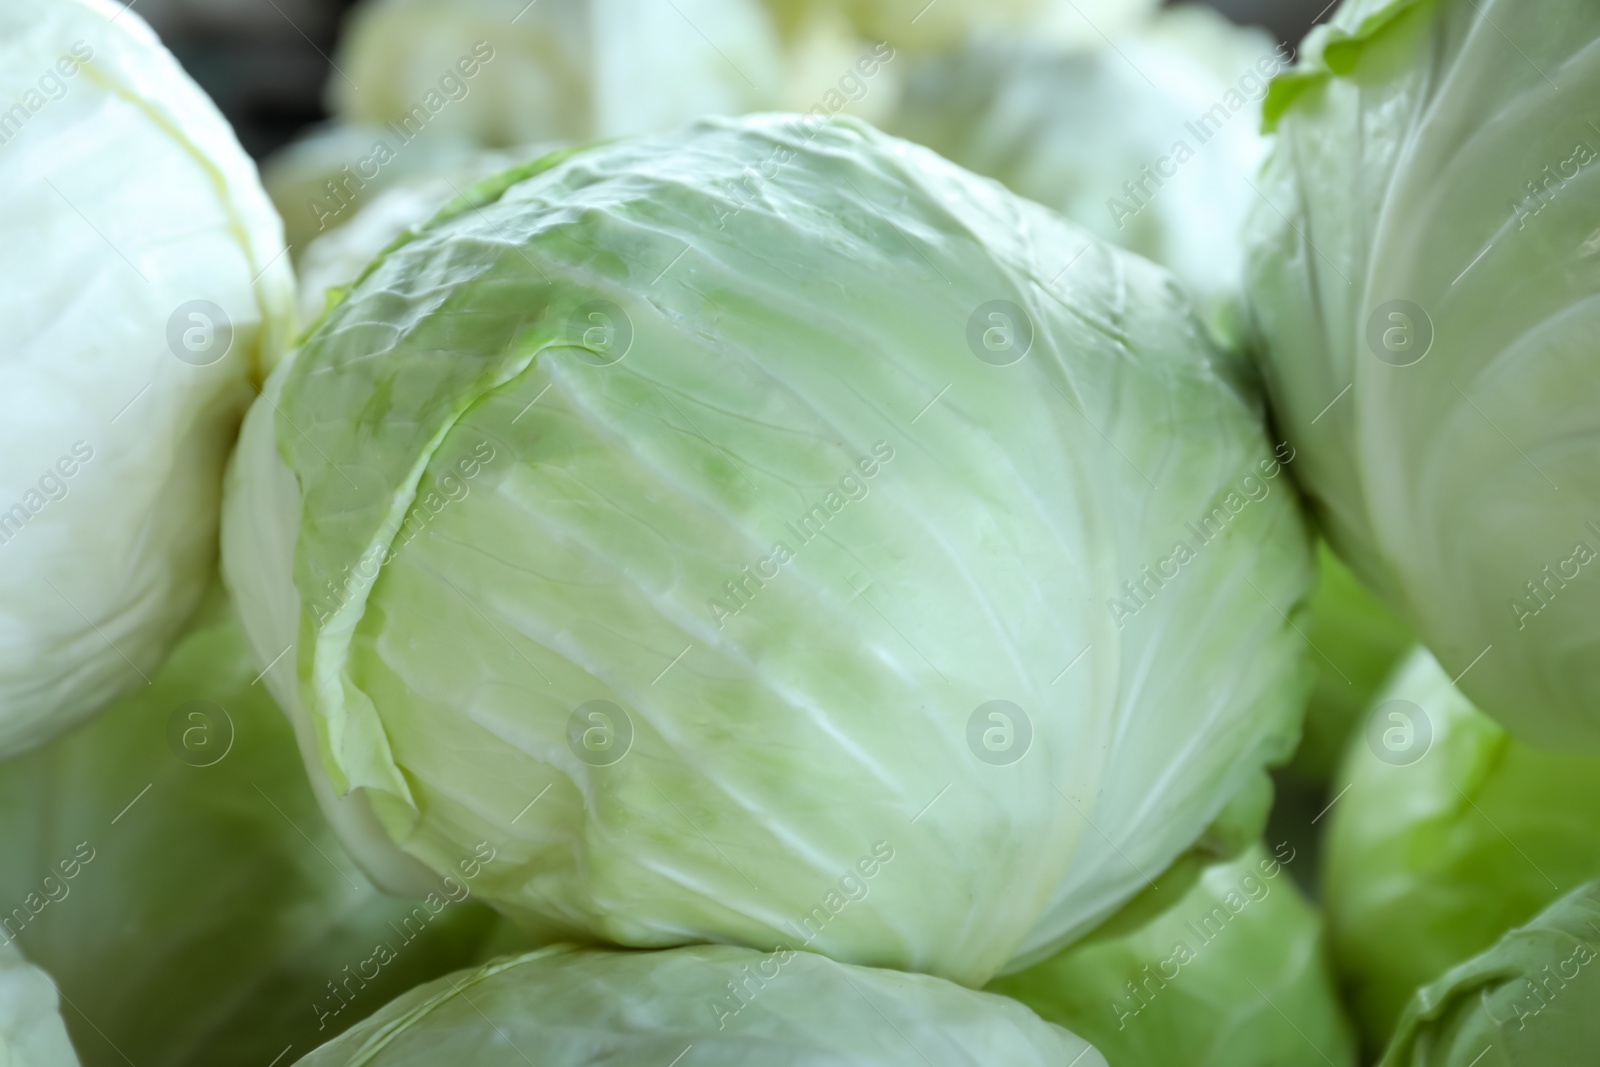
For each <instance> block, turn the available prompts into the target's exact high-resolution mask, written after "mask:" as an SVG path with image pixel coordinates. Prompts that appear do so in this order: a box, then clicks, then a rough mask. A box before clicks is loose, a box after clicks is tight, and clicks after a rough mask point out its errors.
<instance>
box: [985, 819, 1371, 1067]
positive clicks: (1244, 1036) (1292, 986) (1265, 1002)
mask: <svg viewBox="0 0 1600 1067" xmlns="http://www.w3.org/2000/svg"><path fill="white" fill-rule="evenodd" d="M1294 859H1295V853H1294V850H1293V849H1290V848H1288V847H1287V846H1281V845H1280V846H1279V847H1278V848H1277V849H1275V850H1274V851H1273V853H1270V854H1269V853H1268V852H1267V850H1266V849H1265V848H1264V847H1262V846H1261V845H1259V844H1257V845H1255V846H1253V847H1252V848H1250V849H1249V850H1248V851H1247V852H1246V853H1245V854H1244V855H1242V856H1240V857H1239V858H1238V859H1236V860H1232V861H1230V862H1227V863H1219V864H1215V865H1213V866H1211V867H1210V868H1208V869H1207V870H1206V871H1205V873H1204V874H1203V875H1202V876H1201V878H1200V880H1199V882H1197V883H1196V884H1195V886H1194V887H1193V888H1192V889H1191V890H1190V891H1189V892H1188V893H1187V894H1186V895H1185V896H1184V897H1183V898H1182V899H1181V900H1179V901H1178V902H1177V903H1176V904H1175V905H1173V906H1172V907H1171V908H1170V909H1168V910H1167V911H1165V912H1163V913H1162V914H1160V915H1159V916H1157V917H1156V918H1154V919H1153V920H1151V921H1149V922H1147V923H1145V924H1143V925H1142V926H1139V927H1138V928H1137V929H1133V930H1130V931H1123V932H1116V933H1111V934H1109V935H1108V936H1096V937H1092V938H1089V939H1087V940H1085V941H1083V942H1080V943H1079V944H1077V945H1074V946H1072V947H1071V948H1068V949H1066V950H1065V951H1063V952H1061V953H1058V954H1057V955H1055V956H1053V957H1051V958H1050V959H1049V960H1046V961H1045V962H1043V963H1040V964H1037V965H1035V966H1033V967H1030V968H1028V969H1027V970H1025V971H1020V972H1018V973H1016V974H1012V975H1008V976H1006V977H1004V978H1000V979H997V980H996V981H994V982H992V983H990V984H989V987H988V988H989V989H990V991H992V992H995V993H1003V994H1005V995H1006V996H1010V997H1015V998H1016V999H1017V1000H1020V1001H1021V1002H1022V1003H1024V1004H1026V1005H1027V1006H1028V1007H1030V1008H1032V1009H1033V1010H1034V1011H1036V1012H1038V1013H1039V1015H1040V1016H1041V1017H1042V1018H1045V1019H1048V1020H1049V1021H1051V1022H1054V1023H1059V1024H1060V1025H1062V1026H1064V1027H1066V1028H1067V1029H1069V1030H1071V1031H1072V1032H1074V1033H1077V1034H1081V1035H1082V1036H1083V1037H1084V1038H1086V1039H1087V1040H1089V1041H1091V1042H1092V1043H1093V1044H1094V1046H1095V1048H1097V1049H1099V1051H1100V1053H1101V1055H1103V1056H1105V1058H1106V1062H1107V1063H1108V1064H1110V1065H1111V1067H1168V1065H1169V1064H1175V1063H1182V1064H1185V1065H1187V1067H1224V1065H1226V1067H1277V1065H1279V1064H1284V1063H1314V1062H1317V1061H1318V1060H1325V1061H1327V1062H1328V1063H1331V1064H1335V1065H1340V1064H1343V1065H1347V1067H1353V1064H1354V1063H1355V1041H1354V1038H1353V1036H1352V1033H1351V1030H1350V1026H1349V1023H1348V1022H1346V1020H1345V1018H1344V1014H1343V1009H1342V1008H1341V1007H1340V1005H1339V998H1338V995H1337V993H1336V992H1335V990H1334V984H1333V976H1332V972H1331V969H1330V967H1329V964H1328V959H1327V954H1326V953H1325V952H1324V950H1323V947H1322V924H1321V922H1320V920H1319V918H1318V915H1317V912H1316V910H1315V909H1314V908H1313V907H1312V906H1311V905H1310V904H1309V903H1308V902H1307V901H1306V899H1305V897H1304V896H1302V895H1301V893H1300V890H1299V889H1298V888H1296V886H1295V885H1294V883H1293V881H1291V880H1290V879H1289V878H1288V877H1287V876H1286V875H1284V869H1285V864H1286V863H1292V862H1293V861H1294ZM1280 875H1283V877H1282V879H1281V880H1280Z"/></svg>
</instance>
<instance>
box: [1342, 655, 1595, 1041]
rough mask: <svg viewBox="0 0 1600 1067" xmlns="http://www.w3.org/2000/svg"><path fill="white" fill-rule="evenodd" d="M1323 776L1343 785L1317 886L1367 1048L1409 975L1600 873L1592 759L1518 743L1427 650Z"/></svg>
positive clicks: (1453, 960)
mask: <svg viewBox="0 0 1600 1067" xmlns="http://www.w3.org/2000/svg"><path fill="white" fill-rule="evenodd" d="M1396 715H1399V716H1400V718H1395V716H1396ZM1380 754H1381V755H1380ZM1334 785H1335V786H1336V787H1338V788H1341V789H1343V788H1344V787H1346V786H1348V792H1346V793H1345V794H1344V796H1343V797H1342V798H1341V799H1339V800H1338V802H1337V803H1336V804H1335V805H1334V806H1333V808H1332V810H1331V812H1330V814H1329V816H1328V819H1329V820H1330V821H1331V825H1330V826H1329V829H1328V837H1327V848H1326V854H1325V858H1324V881H1325V893H1324V900H1325V903H1326V905H1327V909H1328V925H1329V931H1330V937H1331V942H1332V948H1333V952H1334V957H1335V961H1336V963H1337V965H1338V967H1339V969H1340V971H1341V972H1342V977H1343V980H1344V982H1345V983H1346V985H1347V986H1348V988H1349V993H1350V1003H1351V1007H1352V1010H1353V1011H1354V1013H1355V1015H1356V1018H1357V1021H1358V1022H1359V1023H1360V1024H1361V1026H1362V1030H1363V1031H1364V1033H1365V1035H1366V1037H1367V1040H1368V1042H1369V1043H1370V1044H1371V1045H1372V1046H1373V1047H1375V1048H1381V1047H1382V1045H1383V1043H1384V1042H1385V1041H1386V1040H1387V1039H1388V1036H1389V1034H1390V1031H1391V1029H1392V1028H1393V1025H1394V1021H1395V1018H1396V1017H1397V1016H1398V1015H1399V1014H1400V1012H1401V1010H1402V1009H1403V1008H1404V1007H1405V1004H1406V1001H1407V999H1408V998H1409V997H1410V996H1411V993H1412V991H1413V990H1415V989H1416V988H1417V987H1418V986H1420V985H1423V984H1424V983H1427V982H1431V981H1433V980H1434V979H1436V978H1438V977H1439V976H1440V975H1441V974H1442V973H1444V971H1445V970H1447V969H1448V968H1450V967H1451V966H1453V965H1455V964H1457V963H1460V962H1461V961H1463V960H1466V959H1468V958H1469V957H1471V956H1473V955H1475V954H1477V953H1479V952H1481V951H1483V950H1485V949H1487V948H1489V947H1490V946H1491V945H1493V944H1494V942H1495V939H1496V938H1498V937H1499V936H1500V935H1501V934H1502V933H1504V932H1505V931H1506V930H1508V929H1510V928H1511V927H1513V926H1516V925H1518V924H1520V923H1523V922H1526V921H1527V920H1529V919H1531V918H1532V917H1533V916H1534V915H1536V914H1538V912H1539V911H1540V910H1541V909H1543V908H1544V907H1545V906H1546V905H1548V904H1549V903H1551V902H1552V901H1553V900H1555V899H1556V898H1557V897H1558V896H1559V895H1560V894H1561V893H1562V892H1564V891H1566V890H1569V889H1571V888H1572V887H1573V886H1574V885H1577V884H1578V883H1580V882H1587V881H1590V880H1592V879H1595V878H1600V841H1597V840H1596V838H1595V833H1594V827H1595V825H1596V824H1597V823H1600V760H1597V759H1595V758H1593V757H1591V756H1588V755H1585V754H1582V753H1575V752H1547V751H1543V750H1540V749H1534V748H1530V747H1528V746H1526V745H1524V744H1521V743H1519V742H1517V741H1515V740H1514V739H1512V738H1511V737H1509V736H1508V735H1507V734H1506V732H1505V731H1504V730H1503V729H1502V728H1501V727H1500V726H1498V725H1496V724H1495V722H1494V721H1493V720H1492V719H1489V718H1487V717H1486V716H1484V715H1482V714H1480V713H1479V712H1478V711H1476V710H1475V709H1474V708H1473V707H1472V705H1471V704H1469V703H1468V702H1467V700H1466V698H1465V697H1463V696H1462V695H1461V694H1460V693H1459V692H1458V691H1457V690H1456V689H1454V688H1453V687H1452V686H1451V685H1450V676H1449V675H1448V674H1446V673H1445V672H1444V670H1443V669H1442V668H1441V667H1440V666H1439V664H1438V663H1437V662H1436V661H1435V660H1434V659H1433V658H1432V657H1431V656H1430V655H1428V653H1426V652H1424V651H1421V650H1419V651H1417V652H1416V653H1415V654H1414V655H1413V656H1412V657H1411V658H1410V659H1409V660H1408V661H1407V662H1406V663H1405V665H1404V666H1403V667H1402V668H1401V670H1400V672H1399V673H1398V675H1397V676H1396V678H1395V680H1394V682H1393V683H1392V684H1391V685H1390V686H1389V688H1388V689H1387V690H1386V691H1385V692H1384V693H1383V694H1381V696H1380V697H1379V699H1378V701H1377V702H1376V705H1375V706H1374V708H1373V709H1372V712H1371V715H1370V718H1369V719H1368V722H1367V724H1366V726H1365V728H1364V729H1363V730H1362V731H1361V732H1360V733H1358V734H1357V735H1356V737H1355V738H1354V739H1353V740H1352V742H1351V746H1350V750H1349V753H1348V755H1347V757H1346V760H1345V763H1344V766H1343V768H1342V770H1341V773H1340V775H1339V776H1338V777H1337V778H1336V779H1335V781H1334Z"/></svg>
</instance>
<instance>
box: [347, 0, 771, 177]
mask: <svg viewBox="0 0 1600 1067" xmlns="http://www.w3.org/2000/svg"><path fill="white" fill-rule="evenodd" d="M335 60H336V63H337V65H338V68H339V70H340V71H341V72H342V76H339V75H336V76H335V77H333V78H332V79H330V81H329V82H328V96H329V107H330V110H332V111H333V112H334V113H335V114H336V115H338V116H339V117H340V118H342V119H344V120H345V121H348V122H361V123H372V124H376V125H382V126H386V127H387V128H388V131H389V132H390V133H391V134H392V135H393V137H392V138H391V141H392V147H393V150H394V153H395V155H396V156H399V155H404V154H405V153H406V152H408V151H409V150H410V147H409V146H410V144H411V142H412V141H413V140H425V139H427V138H431V137H434V136H438V135H441V134H444V135H453V136H457V137H465V138H467V139H469V140H472V141H476V142H478V143H481V144H485V145H489V146H494V147H499V146H505V145H514V144H523V143H529V142H548V141H560V142H571V141H592V140H597V139H601V138H608V137H619V136H623V135H625V134H634V133H653V132H657V131H661V130H666V129H671V128H672V127H674V126H678V125H680V124H682V123H684V122H687V121H689V120H690V119H693V118H696V117H698V116H700V115H708V114H709V115H720V114H733V113H737V112H742V111H751V110H757V109H761V108H765V107H770V106H772V103H773V101H774V100H775V98H776V94H777V93H778V92H779V91H780V87H781V84H782V63H781V57H780V53H779V48H778V42H777V36H776V31H775V30H774V27H773V25H772V21H771V19H770V17H769V16H768V14H767V12H766V11H765V10H764V9H763V8H762V7H761V4H760V2H759V0H671V2H670V3H663V2H658V0H538V2H537V3H530V2H528V0H365V2H363V3H362V4H360V5H358V6H357V7H356V9H355V11H354V12H353V13H352V15H351V16H350V19H349V21H348V22H347V24H346V27H345V32H344V36H343V38H342V40H341V44H340V48H339V53H338V55H337V56H336V57H335Z"/></svg>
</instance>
